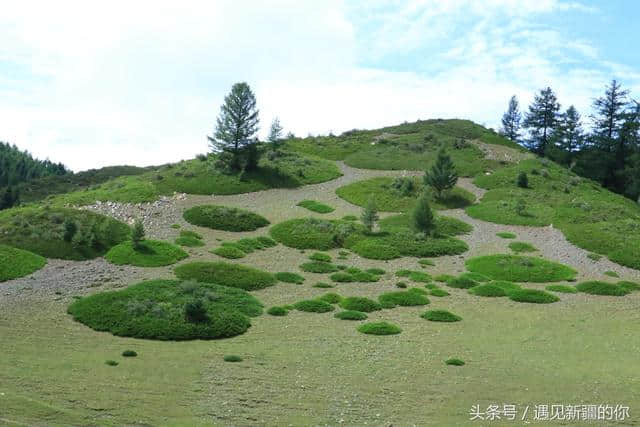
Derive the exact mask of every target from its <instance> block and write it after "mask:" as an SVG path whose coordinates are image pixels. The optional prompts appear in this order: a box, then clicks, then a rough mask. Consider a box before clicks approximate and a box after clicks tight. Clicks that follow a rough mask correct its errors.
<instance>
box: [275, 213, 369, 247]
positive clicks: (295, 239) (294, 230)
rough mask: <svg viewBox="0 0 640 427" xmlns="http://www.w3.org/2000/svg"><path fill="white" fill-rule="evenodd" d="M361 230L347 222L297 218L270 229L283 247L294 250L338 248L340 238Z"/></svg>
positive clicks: (359, 227)
mask: <svg viewBox="0 0 640 427" xmlns="http://www.w3.org/2000/svg"><path fill="white" fill-rule="evenodd" d="M357 230H362V227H361V226H359V225H356V224H354V223H351V222H348V221H340V220H324V219H317V218H299V219H292V220H289V221H285V222H281V223H279V224H276V225H274V226H273V227H271V229H270V230H269V232H270V233H271V236H272V237H273V238H274V239H275V240H277V241H278V242H280V243H282V244H283V245H285V246H289V247H291V248H296V249H317V250H328V249H333V248H337V247H340V238H341V236H345V235H349V234H351V233H354V232H356V231H357Z"/></svg>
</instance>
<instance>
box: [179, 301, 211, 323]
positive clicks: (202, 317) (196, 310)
mask: <svg viewBox="0 0 640 427" xmlns="http://www.w3.org/2000/svg"><path fill="white" fill-rule="evenodd" d="M184 315H185V317H186V319H187V320H188V321H189V322H194V323H198V322H206V321H207V320H209V317H208V316H207V308H206V307H205V305H204V302H203V301H202V300H201V299H195V300H192V301H187V303H186V304H185V305H184Z"/></svg>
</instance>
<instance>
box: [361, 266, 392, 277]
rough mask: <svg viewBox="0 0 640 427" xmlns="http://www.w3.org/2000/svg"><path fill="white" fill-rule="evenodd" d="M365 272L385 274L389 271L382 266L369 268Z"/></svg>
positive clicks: (378, 274) (377, 274)
mask: <svg viewBox="0 0 640 427" xmlns="http://www.w3.org/2000/svg"><path fill="white" fill-rule="evenodd" d="M365 272H366V273H369V274H375V275H376V276H382V275H383V274H387V272H386V271H385V270H383V269H382V268H367V269H366V270H365Z"/></svg>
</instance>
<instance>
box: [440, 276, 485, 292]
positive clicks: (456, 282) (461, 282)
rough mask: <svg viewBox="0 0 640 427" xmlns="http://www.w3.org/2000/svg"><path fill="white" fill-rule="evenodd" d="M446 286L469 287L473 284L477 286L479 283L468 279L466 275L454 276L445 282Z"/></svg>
mask: <svg viewBox="0 0 640 427" xmlns="http://www.w3.org/2000/svg"><path fill="white" fill-rule="evenodd" d="M446 283H447V286H449V287H451V288H457V289H470V288H473V287H474V286H478V285H479V283H478V282H476V281H475V280H473V279H469V278H468V277H462V276H461V277H454V278H453V279H451V280H449V281H447V282H446Z"/></svg>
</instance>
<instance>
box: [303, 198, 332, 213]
mask: <svg viewBox="0 0 640 427" xmlns="http://www.w3.org/2000/svg"><path fill="white" fill-rule="evenodd" d="M297 206H301V207H303V208H305V209H309V210H310V211H313V212H317V213H321V214H325V213H329V212H333V211H334V210H335V209H333V208H332V207H331V206H327V205H325V204H324V203H320V202H316V201H314V200H303V201H301V202H300V203H298V204H297Z"/></svg>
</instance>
